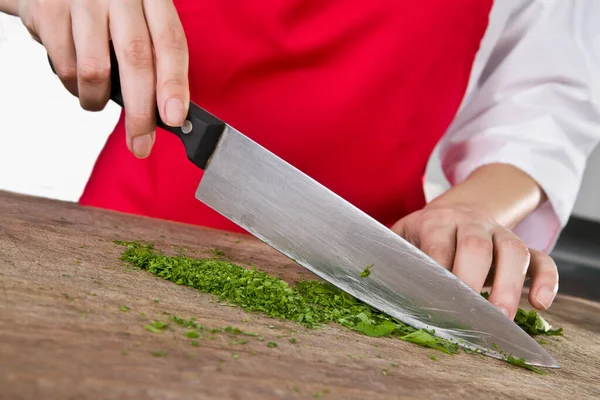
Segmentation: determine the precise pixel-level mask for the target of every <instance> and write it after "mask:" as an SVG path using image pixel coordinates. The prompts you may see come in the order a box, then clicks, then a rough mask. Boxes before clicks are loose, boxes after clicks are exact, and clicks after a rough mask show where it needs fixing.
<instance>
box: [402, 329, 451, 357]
mask: <svg viewBox="0 0 600 400" xmlns="http://www.w3.org/2000/svg"><path fill="white" fill-rule="evenodd" d="M400 339H401V340H406V341H407V342H412V343H416V344H419V345H421V346H424V347H429V348H432V349H436V350H440V351H443V352H444V353H448V354H455V353H457V352H458V344H456V343H451V342H450V341H447V340H443V339H440V338H438V337H436V336H433V335H431V334H430V333H429V332H426V331H424V330H421V331H415V332H412V333H409V334H408V335H405V336H402V337H400Z"/></svg>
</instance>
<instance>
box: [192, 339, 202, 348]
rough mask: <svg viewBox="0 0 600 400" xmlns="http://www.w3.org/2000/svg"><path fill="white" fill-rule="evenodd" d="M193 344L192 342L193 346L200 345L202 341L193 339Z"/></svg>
mask: <svg viewBox="0 0 600 400" xmlns="http://www.w3.org/2000/svg"><path fill="white" fill-rule="evenodd" d="M191 344H192V346H194V347H200V343H198V341H197V340H192V342H191Z"/></svg>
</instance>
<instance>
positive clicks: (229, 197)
mask: <svg viewBox="0 0 600 400" xmlns="http://www.w3.org/2000/svg"><path fill="white" fill-rule="evenodd" d="M196 198H197V199H198V200H200V201H202V202H203V203H205V204H207V205H208V206H210V207H212V208H213V209H214V210H216V211H217V212H219V213H220V214H222V215H224V216H225V217H227V218H229V219H230V220H232V221H233V222H235V223H236V224H238V225H239V226H241V227H243V228H244V229H246V230H247V231H248V232H250V233H252V234H253V235H255V236H256V237H258V238H259V239H261V240H263V241H264V242H266V243H267V244H268V245H270V246H271V247H273V248H275V249H276V250H278V251H279V252H281V253H283V254H284V255H286V256H288V257H290V258H292V259H295V260H296V261H297V262H298V263H300V264H301V265H303V266H304V267H305V268H307V269H309V270H311V271H312V272H314V273H315V274H316V275H318V276H320V277H321V278H323V279H325V280H327V281H329V282H331V283H332V284H334V285H335V286H337V287H339V288H340V289H342V290H344V291H346V292H348V293H350V294H351V295H353V296H355V297H356V298H358V299H360V300H362V301H363V302H365V303H367V304H369V305H371V306H372V307H374V308H376V309H378V310H380V311H382V312H384V313H386V314H388V315H391V316H392V317H395V318H397V319H398V320H400V321H402V322H404V323H406V324H408V325H411V326H413V327H415V328H418V329H421V328H425V329H429V330H435V334H436V335H437V336H440V337H443V338H446V339H450V340H454V341H456V342H458V343H459V345H461V346H463V347H466V348H470V349H472V350H477V349H478V350H479V351H482V352H484V353H485V354H488V355H490V356H492V357H496V358H502V356H501V355H500V354H499V353H498V351H499V350H503V351H504V353H505V354H512V355H513V356H514V357H516V358H525V360H526V362H527V363H529V364H531V365H536V366H545V367H559V365H558V363H557V362H556V361H555V360H554V359H553V358H552V357H551V356H550V355H549V354H548V353H547V352H546V351H545V350H544V349H543V348H542V347H541V346H540V345H539V344H538V343H537V342H536V341H535V340H533V339H532V338H531V337H530V336H529V335H528V334H527V333H525V332H524V331H523V330H522V329H521V328H520V327H519V326H517V325H516V324H515V323H514V322H513V321H511V320H509V319H508V318H506V317H505V316H504V315H503V314H502V313H501V312H500V311H498V310H497V309H496V307H494V306H493V305H491V304H490V303H489V302H488V301H487V300H485V299H484V298H483V297H482V296H481V295H480V294H479V293H476V292H475V291H474V290H472V289H471V288H470V287H468V286H467V285H466V284H464V283H463V282H462V281H460V280H459V279H458V278H456V277H455V276H454V275H453V274H452V273H450V272H449V271H447V270H446V269H445V268H443V267H441V266H440V265H438V264H437V263H436V262H435V261H434V260H433V259H431V258H430V257H428V256H427V255H426V254H425V253H423V252H422V251H420V250H419V249H418V248H416V247H414V246H413V245H411V244H410V243H409V242H407V241H405V240H404V239H403V238H401V237H400V236H399V235H397V234H395V233H394V232H392V231H391V230H390V229H389V228H387V227H385V226H384V225H382V224H380V223H379V222H377V221H376V220H375V219H373V218H371V217H370V216H369V215H367V214H366V213H364V212H362V211H360V210H359V209H358V208H356V207H355V206H353V205H352V204H350V203H349V202H347V201H345V200H344V199H342V198H341V197H340V196H338V195H336V194H335V193H333V192H332V191H330V190H329V189H327V188H325V187H324V186H322V185H321V184H319V183H318V182H316V181H315V180H313V179H311V178H310V177H309V176H307V175H305V174H304V173H302V172H301V171H299V170H298V169H296V168H294V167H293V166H291V165H290V164H288V163H287V162H285V161H283V160H282V159H280V158H279V157H277V156H275V155H274V154H272V153H271V152H269V151H268V150H266V149H265V148H263V147H261V146H260V145H258V144H257V143H255V142H254V141H252V140H251V139H249V138H248V137H246V136H244V135H243V134H241V133H239V132H238V131H236V130H235V129H233V128H231V127H227V128H226V130H225V132H224V134H223V137H222V139H221V141H220V143H219V145H218V147H217V149H216V151H215V153H214V154H213V157H212V159H211V160H210V162H209V164H208V166H207V168H206V170H205V173H204V176H203V177H202V180H201V182H200V185H199V187H198V190H197V192H196ZM371 264H373V266H372V267H371V274H370V275H369V276H368V277H366V278H362V277H360V276H359V274H360V273H361V272H362V271H363V270H364V269H365V267H367V266H368V265H371ZM496 346H497V347H498V350H496V349H495V347H496Z"/></svg>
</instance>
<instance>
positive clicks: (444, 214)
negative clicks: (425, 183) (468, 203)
mask: <svg viewBox="0 0 600 400" xmlns="http://www.w3.org/2000/svg"><path fill="white" fill-rule="evenodd" d="M430 218H431V220H432V221H433V222H435V223H436V224H437V225H452V224H455V223H456V221H457V220H458V219H459V213H458V212H457V211H456V210H453V209H439V210H437V211H436V213H435V215H431V217H430Z"/></svg>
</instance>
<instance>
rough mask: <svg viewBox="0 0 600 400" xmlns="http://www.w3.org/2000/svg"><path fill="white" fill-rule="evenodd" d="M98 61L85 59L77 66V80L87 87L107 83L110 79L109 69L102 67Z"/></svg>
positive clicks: (105, 66)
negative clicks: (87, 85)
mask: <svg viewBox="0 0 600 400" xmlns="http://www.w3.org/2000/svg"><path fill="white" fill-rule="evenodd" d="M103 64H104V63H102V62H101V61H100V60H97V59H94V58H87V59H84V60H82V61H81V62H80V63H79V65H78V66H77V71H78V74H79V78H80V79H81V81H82V82H84V83H86V84H89V85H98V84H103V83H106V82H108V80H109V79H110V68H109V67H108V66H107V65H103Z"/></svg>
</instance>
